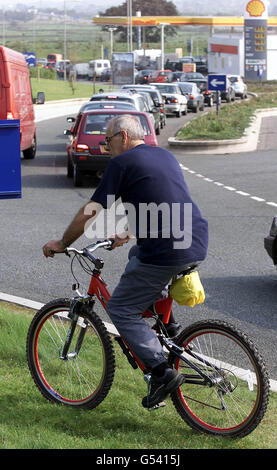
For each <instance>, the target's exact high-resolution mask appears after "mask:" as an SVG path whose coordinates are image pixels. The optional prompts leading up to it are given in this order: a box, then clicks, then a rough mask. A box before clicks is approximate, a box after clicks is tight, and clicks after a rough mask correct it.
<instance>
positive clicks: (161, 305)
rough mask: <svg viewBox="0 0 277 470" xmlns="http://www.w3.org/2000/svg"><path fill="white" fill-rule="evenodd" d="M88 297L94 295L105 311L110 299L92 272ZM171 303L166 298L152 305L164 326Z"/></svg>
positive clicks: (103, 285) (134, 356)
mask: <svg viewBox="0 0 277 470" xmlns="http://www.w3.org/2000/svg"><path fill="white" fill-rule="evenodd" d="M88 295H91V296H93V295H96V297H97V298H98V300H99V302H100V303H101V304H102V306H103V307H104V309H105V310H106V304H107V302H108V300H109V299H110V293H109V291H108V289H107V284H106V283H105V281H104V280H103V279H102V278H101V276H100V274H99V273H95V272H94V273H93V274H92V276H91V280H90V285H89V288H88ZM172 303H173V299H172V297H170V296H168V297H164V298H161V299H158V300H157V301H156V302H155V304H154V306H155V311H156V313H157V314H158V315H161V320H162V322H163V323H165V324H167V323H168V322H169V318H170V314H171V308H172ZM142 316H143V317H144V318H151V317H153V312H151V311H150V310H146V311H145V312H143V314H142ZM121 338H122V340H123V341H124V343H125V345H126V346H127V348H128V350H129V352H130V353H131V355H132V356H133V358H134V360H135V361H136V363H137V364H138V366H139V367H140V369H141V370H145V366H144V365H143V364H142V362H141V361H140V360H139V359H138V358H137V356H136V355H135V354H134V353H133V351H132V350H131V348H130V346H129V345H128V344H127V343H126V341H125V340H124V338H123V337H122V336H121Z"/></svg>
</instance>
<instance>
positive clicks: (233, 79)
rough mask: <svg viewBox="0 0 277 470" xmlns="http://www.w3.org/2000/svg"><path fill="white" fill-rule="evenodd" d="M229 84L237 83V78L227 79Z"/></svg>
mask: <svg viewBox="0 0 277 470" xmlns="http://www.w3.org/2000/svg"><path fill="white" fill-rule="evenodd" d="M228 78H229V80H230V82H231V83H236V82H237V81H238V79H237V77H228Z"/></svg>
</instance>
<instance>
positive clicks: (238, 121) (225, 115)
mask: <svg viewBox="0 0 277 470" xmlns="http://www.w3.org/2000/svg"><path fill="white" fill-rule="evenodd" d="M274 88H275V89H276V85H274V84H267V85H264V86H263V85H261V84H257V86H256V88H255V86H254V85H253V84H252V85H251V86H250V87H249V90H250V91H251V90H253V91H254V90H255V92H256V93H258V95H257V96H253V97H252V98H251V99H250V100H247V101H241V102H238V101H237V102H235V103H234V104H232V105H226V106H223V107H222V108H221V109H220V110H219V113H218V115H217V114H216V111H212V112H210V113H208V114H205V115H203V116H199V117H197V118H196V119H193V120H192V121H190V123H189V124H188V125H186V126H185V127H183V128H182V129H180V130H179V131H178V133H177V134H176V139H179V140H223V139H238V138H240V137H242V136H243V135H244V132H245V129H246V128H247V127H249V126H250V124H251V120H252V119H253V117H254V114H255V112H256V110H258V109H263V108H274V107H277V92H276V91H274Z"/></svg>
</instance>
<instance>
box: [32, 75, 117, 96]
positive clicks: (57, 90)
mask: <svg viewBox="0 0 277 470" xmlns="http://www.w3.org/2000/svg"><path fill="white" fill-rule="evenodd" d="M31 87H32V93H33V97H36V96H37V93H38V92H39V91H43V92H44V93H45V101H53V100H65V99H73V98H88V97H90V96H91V95H93V94H94V93H97V91H98V89H99V88H100V86H99V85H98V84H97V83H95V85H94V83H93V82H91V83H89V84H87V83H82V82H78V81H77V82H76V83H75V85H74V92H73V90H72V87H71V85H70V83H69V82H68V81H63V80H48V79H45V78H41V79H40V80H38V79H37V78H35V77H32V78H31ZM101 88H103V86H102V85H101ZM104 88H105V89H107V90H108V89H111V85H105V86H104Z"/></svg>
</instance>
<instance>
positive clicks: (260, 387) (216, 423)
mask: <svg viewBox="0 0 277 470" xmlns="http://www.w3.org/2000/svg"><path fill="white" fill-rule="evenodd" d="M176 344H177V345H179V346H181V347H183V348H184V349H185V352H184V357H185V358H187V359H188V360H189V361H190V362H191V363H192V364H193V365H196V366H197V367H199V368H200V369H201V371H203V372H204V373H206V374H207V375H208V376H209V377H211V378H212V380H213V385H212V386H209V385H208V384H206V385H203V380H202V379H201V377H200V375H199V374H198V373H197V372H196V371H195V370H194V369H193V367H191V366H189V365H188V364H187V363H186V362H185V361H184V360H182V359H180V358H178V357H176V356H175V357H174V355H173V354H172V353H171V354H170V355H169V360H170V362H171V363H172V364H174V366H175V367H176V369H177V370H179V372H180V373H182V374H184V375H185V377H186V382H185V383H184V384H183V385H182V386H181V387H180V388H179V389H178V390H176V391H174V392H173V393H172V394H171V398H172V400H173V403H174V405H175V408H176V410H177V412H178V413H179V414H180V416H181V417H182V418H183V420H184V421H185V422H186V423H187V424H188V425H189V426H191V427H192V428H193V429H195V430H198V431H202V432H205V433H207V434H214V435H221V436H229V437H242V436H245V435H247V434H249V433H250V432H252V431H253V430H254V429H255V428H256V426H257V425H258V424H259V423H260V421H261V420H262V418H263V416H264V413H265V411H266V408H267V404H268V399H269V378H268V372H267V369H266V366H265V364H264V361H263V359H262V357H261V356H260V354H259V353H258V351H257V349H256V347H255V346H254V344H253V343H252V342H251V340H250V339H249V338H248V337H247V336H246V335H245V334H244V333H242V332H240V331H238V330H237V329H236V328H234V327H233V326H231V325H229V324H227V323H225V322H221V321H216V320H207V321H202V322H198V323H195V324H193V325H191V326H190V327H188V328H187V329H185V330H183V331H182V332H181V333H180V335H179V336H178V338H177V340H176ZM192 354H194V355H197V356H198V357H197V358H195V357H193V356H192ZM202 361H205V363H204V362H202ZM189 381H191V382H197V383H189ZM200 382H202V384H201V383H200Z"/></svg>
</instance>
